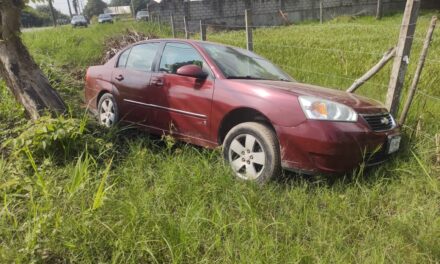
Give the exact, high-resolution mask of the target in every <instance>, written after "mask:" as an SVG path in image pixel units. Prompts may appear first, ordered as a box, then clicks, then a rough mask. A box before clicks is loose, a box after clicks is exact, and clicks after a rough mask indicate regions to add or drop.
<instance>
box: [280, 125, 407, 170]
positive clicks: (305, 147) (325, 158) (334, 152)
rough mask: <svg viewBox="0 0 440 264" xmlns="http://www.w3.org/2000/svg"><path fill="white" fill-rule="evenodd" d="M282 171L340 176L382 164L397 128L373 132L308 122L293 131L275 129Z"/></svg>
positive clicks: (361, 127) (357, 127)
mask: <svg viewBox="0 0 440 264" xmlns="http://www.w3.org/2000/svg"><path fill="white" fill-rule="evenodd" d="M275 129H276V132H277V134H278V139H279V141H280V148H281V160H282V166H283V168H285V169H287V170H293V171H299V172H302V173H306V174H317V173H324V174H343V173H347V172H351V171H353V170H354V169H356V168H358V167H359V166H360V165H361V164H363V163H364V164H365V165H367V166H368V165H376V164H379V163H381V162H383V161H385V160H386V159H387V158H388V157H389V156H390V154H388V142H389V138H390V137H393V136H398V135H400V130H399V128H398V127H396V128H394V129H391V130H388V131H384V132H374V131H372V130H371V129H370V128H369V127H368V126H367V125H365V124H363V123H362V122H357V123H349V122H330V121H317V120H307V121H305V122H303V123H301V124H300V125H298V126H296V127H282V126H275Z"/></svg>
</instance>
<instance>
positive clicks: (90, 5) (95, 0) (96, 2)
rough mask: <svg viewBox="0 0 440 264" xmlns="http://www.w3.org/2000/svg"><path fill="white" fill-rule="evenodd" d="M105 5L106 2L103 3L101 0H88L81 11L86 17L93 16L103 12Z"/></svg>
mask: <svg viewBox="0 0 440 264" xmlns="http://www.w3.org/2000/svg"><path fill="white" fill-rule="evenodd" d="M106 7H107V4H106V3H104V2H103V1H102V0H89V1H87V4H86V6H85V7H84V10H83V13H84V15H85V16H86V17H88V18H91V17H93V16H97V15H99V14H102V13H104V9H105V8H106Z"/></svg>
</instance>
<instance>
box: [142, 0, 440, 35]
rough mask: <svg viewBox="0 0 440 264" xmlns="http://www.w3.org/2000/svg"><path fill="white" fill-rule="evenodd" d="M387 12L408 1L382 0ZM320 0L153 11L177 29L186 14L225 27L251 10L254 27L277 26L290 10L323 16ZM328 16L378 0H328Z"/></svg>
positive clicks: (179, 5) (199, 4)
mask: <svg viewBox="0 0 440 264" xmlns="http://www.w3.org/2000/svg"><path fill="white" fill-rule="evenodd" d="M382 1H383V12H384V13H385V14H386V13H390V12H398V11H399V12H401V11H403V9H404V7H405V2H406V1H405V0H382ZM319 2H320V0H202V1H184V0H163V1H162V3H161V4H152V5H150V7H149V9H150V12H151V14H153V15H158V16H159V17H160V19H161V21H162V22H165V23H168V21H169V17H170V14H173V16H174V20H175V25H176V28H178V29H182V28H183V16H186V17H187V19H188V21H189V26H190V29H191V30H197V28H198V26H199V21H200V20H204V21H205V23H207V24H221V25H225V26H243V25H244V10H245V9H250V10H251V11H252V14H253V25H254V26H273V25H280V24H283V23H284V21H283V19H282V17H281V15H280V13H279V11H280V10H282V11H283V12H284V13H286V16H287V18H288V20H289V21H290V22H291V23H296V22H300V21H304V20H316V19H319ZM439 2H440V1H439V0H423V1H422V3H423V5H424V6H425V7H428V6H430V7H431V6H436V5H439V4H440V3H439ZM323 3H324V4H323V6H324V12H323V13H324V19H325V20H328V19H332V18H334V17H336V16H341V15H374V14H375V13H376V8H377V7H376V6H377V0H324V1H323Z"/></svg>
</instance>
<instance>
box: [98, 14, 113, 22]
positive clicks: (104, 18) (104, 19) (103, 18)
mask: <svg viewBox="0 0 440 264" xmlns="http://www.w3.org/2000/svg"><path fill="white" fill-rule="evenodd" d="M98 23H99V24H104V23H113V18H112V16H111V15H110V14H100V15H99V16H98Z"/></svg>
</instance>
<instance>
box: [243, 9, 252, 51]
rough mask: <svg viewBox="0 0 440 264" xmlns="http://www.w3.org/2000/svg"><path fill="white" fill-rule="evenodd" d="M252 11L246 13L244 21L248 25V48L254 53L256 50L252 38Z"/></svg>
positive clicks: (247, 10)
mask: <svg viewBox="0 0 440 264" xmlns="http://www.w3.org/2000/svg"><path fill="white" fill-rule="evenodd" d="M251 16H252V15H251V11H250V10H249V9H246V10H245V11H244V19H245V24H246V43H247V44H246V47H247V49H248V50H250V51H253V50H254V42H253V38H252V17H251Z"/></svg>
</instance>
